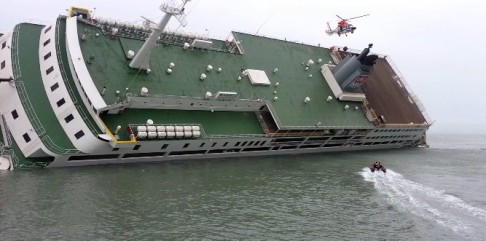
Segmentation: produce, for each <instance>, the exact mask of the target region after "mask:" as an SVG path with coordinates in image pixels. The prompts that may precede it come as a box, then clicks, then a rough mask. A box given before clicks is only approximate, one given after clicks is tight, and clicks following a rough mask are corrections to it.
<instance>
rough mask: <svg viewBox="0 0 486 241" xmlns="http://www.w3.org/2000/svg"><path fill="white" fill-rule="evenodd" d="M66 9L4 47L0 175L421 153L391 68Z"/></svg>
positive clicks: (416, 113)
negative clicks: (251, 159) (382, 151)
mask: <svg viewBox="0 0 486 241" xmlns="http://www.w3.org/2000/svg"><path fill="white" fill-rule="evenodd" d="M186 2H187V1H181V2H179V3H174V1H172V3H171V4H162V5H161V6H160V10H161V11H162V12H163V13H164V14H165V15H164V16H163V18H162V19H161V20H160V22H159V23H154V22H152V21H146V22H145V23H144V24H143V25H141V26H139V25H134V24H130V23H126V22H123V21H115V20H112V19H106V18H102V17H96V18H94V17H93V16H92V14H91V12H90V11H89V10H87V9H83V8H77V7H73V8H71V9H70V10H69V12H68V14H66V16H59V17H58V18H57V20H56V21H54V22H52V24H49V25H39V24H32V23H21V24H18V25H17V26H15V28H14V29H13V31H11V32H9V33H5V34H3V35H1V36H0V97H1V99H2V101H1V102H0V113H1V120H0V126H1V128H0V151H1V153H0V169H3V170H12V169H17V168H32V167H65V166H82V165H95V164H108V163H111V164H114V163H138V162H157V161H168V160H180V159H208V158H217V157H219V158H221V157H225V158H226V157H236V156H262V155H277V154H296V153H315V152H337V151H357V150H377V149H390V148H404V147H417V146H425V145H426V131H427V130H428V128H429V127H430V125H431V122H430V120H429V118H428V117H427V114H426V112H425V110H424V108H423V105H422V104H421V102H420V101H419V99H418V97H417V96H416V95H415V94H414V93H413V92H412V91H411V89H410V87H409V86H408V85H407V82H406V81H405V78H404V77H403V76H402V75H401V74H400V72H399V71H398V69H397V67H396V66H395V65H394V64H393V62H392V60H391V58H390V57H389V56H387V55H380V54H375V53H372V52H371V47H372V45H371V44H370V45H369V46H367V47H366V46H363V47H366V48H364V50H362V51H358V50H353V49H349V48H347V47H337V46H333V47H322V46H313V45H307V44H302V43H296V42H291V41H287V40H285V39H274V38H268V37H264V36H258V35H254V34H248V33H242V32H232V33H231V34H230V35H229V37H228V38H227V39H211V38H208V37H207V36H206V35H198V34H185V33H180V32H174V31H169V30H167V29H166V25H167V23H168V22H169V21H170V20H171V19H172V18H174V19H176V20H177V21H179V22H180V23H181V25H185V24H186V20H185V12H184V9H185V5H186Z"/></svg>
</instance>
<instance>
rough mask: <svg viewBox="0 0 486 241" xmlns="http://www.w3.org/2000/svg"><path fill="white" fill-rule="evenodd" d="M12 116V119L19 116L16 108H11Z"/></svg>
mask: <svg viewBox="0 0 486 241" xmlns="http://www.w3.org/2000/svg"><path fill="white" fill-rule="evenodd" d="M12 117H13V118H14V120H15V119H17V118H18V117H19V114H18V113H17V110H13V111H12Z"/></svg>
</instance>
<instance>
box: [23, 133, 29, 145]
mask: <svg viewBox="0 0 486 241" xmlns="http://www.w3.org/2000/svg"><path fill="white" fill-rule="evenodd" d="M22 137H23V138H24V140H25V142H26V143H29V142H30V136H29V134H27V133H25V134H23V135H22Z"/></svg>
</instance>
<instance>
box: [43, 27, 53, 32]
mask: <svg viewBox="0 0 486 241" xmlns="http://www.w3.org/2000/svg"><path fill="white" fill-rule="evenodd" d="M51 28H52V25H51V26H49V27H48V28H46V30H44V33H47V32H49V30H51Z"/></svg>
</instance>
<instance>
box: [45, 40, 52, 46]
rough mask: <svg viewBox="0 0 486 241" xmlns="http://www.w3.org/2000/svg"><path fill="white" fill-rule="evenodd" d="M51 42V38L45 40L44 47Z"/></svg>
mask: <svg viewBox="0 0 486 241" xmlns="http://www.w3.org/2000/svg"><path fill="white" fill-rule="evenodd" d="M50 42H51V39H48V40H46V41H45V42H44V47H45V46H46V45H48V44H49V43H50Z"/></svg>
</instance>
